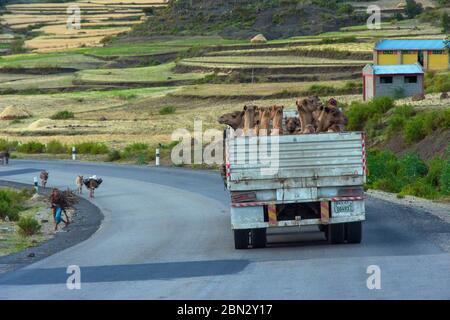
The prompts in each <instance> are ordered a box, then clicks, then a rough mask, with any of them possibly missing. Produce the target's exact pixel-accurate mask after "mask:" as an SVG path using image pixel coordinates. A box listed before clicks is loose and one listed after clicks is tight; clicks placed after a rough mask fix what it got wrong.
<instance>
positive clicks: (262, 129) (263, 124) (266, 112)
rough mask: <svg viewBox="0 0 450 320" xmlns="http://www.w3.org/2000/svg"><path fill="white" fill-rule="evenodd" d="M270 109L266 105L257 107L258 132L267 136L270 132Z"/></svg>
mask: <svg viewBox="0 0 450 320" xmlns="http://www.w3.org/2000/svg"><path fill="white" fill-rule="evenodd" d="M271 118H272V117H271V109H270V108H268V107H261V108H259V123H258V134H259V135H261V136H267V135H269V133H270V120H271Z"/></svg>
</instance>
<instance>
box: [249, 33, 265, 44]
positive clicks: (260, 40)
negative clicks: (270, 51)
mask: <svg viewBox="0 0 450 320" xmlns="http://www.w3.org/2000/svg"><path fill="white" fill-rule="evenodd" d="M250 42H251V43H266V42H267V39H266V37H264V35H263V34H261V33H260V34H258V35H256V36H254V37H253V38H252V40H250Z"/></svg>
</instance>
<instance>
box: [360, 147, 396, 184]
mask: <svg viewBox="0 0 450 320" xmlns="http://www.w3.org/2000/svg"><path fill="white" fill-rule="evenodd" d="M367 168H368V170H369V175H368V177H367V183H368V185H372V184H374V183H375V182H376V181H378V180H381V179H384V178H386V179H392V178H393V177H394V176H395V175H396V174H397V171H398V161H397V158H396V157H395V155H394V154H393V153H392V152H389V151H379V150H370V151H369V152H368V153H367Z"/></svg>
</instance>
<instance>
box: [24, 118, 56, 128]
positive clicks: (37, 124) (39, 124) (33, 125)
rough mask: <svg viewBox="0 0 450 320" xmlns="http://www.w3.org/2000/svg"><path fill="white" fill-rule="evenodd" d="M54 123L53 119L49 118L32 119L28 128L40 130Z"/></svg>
mask: <svg viewBox="0 0 450 320" xmlns="http://www.w3.org/2000/svg"><path fill="white" fill-rule="evenodd" d="M53 124H54V120H51V119H47V118H44V119H39V120H36V121H34V122H33V123H31V124H30V125H29V126H28V130H40V129H44V128H48V127H50V126H52V125H53Z"/></svg>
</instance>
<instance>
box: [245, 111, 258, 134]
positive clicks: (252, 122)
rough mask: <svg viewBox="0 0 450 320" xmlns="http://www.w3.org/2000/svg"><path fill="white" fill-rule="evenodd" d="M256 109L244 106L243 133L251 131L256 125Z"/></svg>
mask: <svg viewBox="0 0 450 320" xmlns="http://www.w3.org/2000/svg"><path fill="white" fill-rule="evenodd" d="M257 118H258V107H257V106H244V132H245V133H246V132H247V131H248V130H253V129H254V128H255V126H256V125H257V120H258V119H257Z"/></svg>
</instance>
